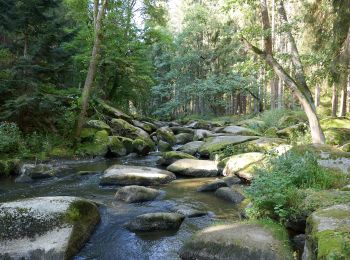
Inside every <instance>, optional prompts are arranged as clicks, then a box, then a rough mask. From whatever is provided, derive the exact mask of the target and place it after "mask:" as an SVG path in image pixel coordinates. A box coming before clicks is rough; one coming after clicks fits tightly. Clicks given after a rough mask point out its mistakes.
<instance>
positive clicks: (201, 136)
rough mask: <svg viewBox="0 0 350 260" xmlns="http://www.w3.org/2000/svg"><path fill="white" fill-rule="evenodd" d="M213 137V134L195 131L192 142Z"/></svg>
mask: <svg viewBox="0 0 350 260" xmlns="http://www.w3.org/2000/svg"><path fill="white" fill-rule="evenodd" d="M211 136H213V132H211V131H209V130H204V129H197V130H195V132H194V136H193V140H194V141H202V140H204V139H205V138H207V137H211Z"/></svg>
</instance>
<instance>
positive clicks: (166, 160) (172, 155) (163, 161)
mask: <svg viewBox="0 0 350 260" xmlns="http://www.w3.org/2000/svg"><path fill="white" fill-rule="evenodd" d="M180 159H196V157H194V156H192V155H190V154H188V153H183V152H179V151H171V152H166V153H163V154H162V158H160V159H159V160H158V161H157V164H159V165H165V166H168V165H170V164H172V163H174V162H176V161H178V160H180Z"/></svg>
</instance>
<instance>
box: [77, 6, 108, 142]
mask: <svg viewBox="0 0 350 260" xmlns="http://www.w3.org/2000/svg"><path fill="white" fill-rule="evenodd" d="M95 3H96V2H95ZM107 5H108V0H104V1H103V3H102V6H101V8H100V10H99V11H98V15H97V20H96V26H95V39H94V46H93V49H92V54H91V59H90V64H89V69H88V73H87V75H86V79H85V84H84V89H83V93H82V104H81V112H80V115H79V117H78V122H77V128H76V133H75V138H76V142H77V141H78V140H79V139H80V134H81V130H82V128H83V125H84V123H85V116H86V112H87V109H88V106H89V99H90V93H91V90H92V87H93V83H94V80H95V76H96V70H97V64H98V56H99V53H100V49H101V38H102V35H101V31H102V20H103V17H104V15H105V11H106V8H107Z"/></svg>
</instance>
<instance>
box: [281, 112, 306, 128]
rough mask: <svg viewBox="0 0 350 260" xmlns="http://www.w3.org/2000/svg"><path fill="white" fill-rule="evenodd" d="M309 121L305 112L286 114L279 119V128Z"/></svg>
mask: <svg viewBox="0 0 350 260" xmlns="http://www.w3.org/2000/svg"><path fill="white" fill-rule="evenodd" d="M305 122H307V117H306V115H305V114H291V115H285V116H282V117H281V118H280V119H279V120H278V126H279V128H286V127H289V126H293V125H296V124H299V123H305Z"/></svg>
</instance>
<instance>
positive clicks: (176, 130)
mask: <svg viewBox="0 0 350 260" xmlns="http://www.w3.org/2000/svg"><path fill="white" fill-rule="evenodd" d="M170 129H171V130H172V131H173V133H174V134H176V135H177V134H182V133H186V134H193V133H194V130H193V129H191V128H187V127H183V126H172V127H170Z"/></svg>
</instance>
